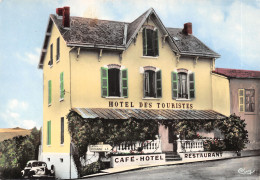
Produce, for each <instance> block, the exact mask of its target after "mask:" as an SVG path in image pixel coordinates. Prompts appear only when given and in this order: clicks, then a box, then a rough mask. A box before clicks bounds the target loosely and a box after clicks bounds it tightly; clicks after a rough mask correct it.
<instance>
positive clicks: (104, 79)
mask: <svg viewBox="0 0 260 180" xmlns="http://www.w3.org/2000/svg"><path fill="white" fill-rule="evenodd" d="M101 96H102V97H107V96H108V69H107V68H104V67H101Z"/></svg>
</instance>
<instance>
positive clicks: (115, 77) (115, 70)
mask: <svg viewBox="0 0 260 180" xmlns="http://www.w3.org/2000/svg"><path fill="white" fill-rule="evenodd" d="M101 95H102V97H108V96H110V97H128V72H127V69H122V70H120V66H119V65H108V68H104V67H102V68H101Z"/></svg>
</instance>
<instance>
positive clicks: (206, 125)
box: [160, 114, 249, 151]
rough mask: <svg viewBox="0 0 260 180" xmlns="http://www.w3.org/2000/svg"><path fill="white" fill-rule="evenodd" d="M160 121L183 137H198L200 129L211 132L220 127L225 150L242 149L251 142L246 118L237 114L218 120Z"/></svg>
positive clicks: (222, 145)
mask: <svg viewBox="0 0 260 180" xmlns="http://www.w3.org/2000/svg"><path fill="white" fill-rule="evenodd" d="M160 123H161V124H163V125H165V127H169V126H172V129H173V131H174V134H180V138H181V139H197V138H198V137H197V132H198V131H199V130H201V129H204V130H206V131H208V132H210V131H212V130H214V129H216V128H218V129H219V130H220V131H221V133H222V134H223V135H224V140H223V141H224V143H225V144H221V147H222V149H224V148H223V147H225V150H234V151H241V150H242V149H244V148H245V147H246V144H247V143H249V141H248V131H247V130H246V123H245V120H242V119H240V117H239V116H236V115H235V114H232V115H230V116H229V117H226V118H225V119H218V120H176V121H167V120H164V121H163V120H161V121H160Z"/></svg>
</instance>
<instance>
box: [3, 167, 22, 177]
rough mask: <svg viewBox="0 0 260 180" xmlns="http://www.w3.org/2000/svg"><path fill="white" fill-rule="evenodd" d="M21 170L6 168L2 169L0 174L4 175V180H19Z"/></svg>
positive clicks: (18, 168)
mask: <svg viewBox="0 0 260 180" xmlns="http://www.w3.org/2000/svg"><path fill="white" fill-rule="evenodd" d="M21 170H22V169H21V168H20V167H13V168H11V167H6V168H1V171H2V172H0V173H1V174H2V178H4V179H18V178H21Z"/></svg>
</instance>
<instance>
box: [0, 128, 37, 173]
mask: <svg viewBox="0 0 260 180" xmlns="http://www.w3.org/2000/svg"><path fill="white" fill-rule="evenodd" d="M40 134H41V133H40V131H39V130H37V129H36V128H33V129H32V131H31V134H30V135H28V136H18V137H14V138H12V139H8V140H5V141H3V142H0V152H2V155H1V156H0V167H1V169H0V170H3V171H4V172H2V176H3V177H4V178H7V177H5V176H4V175H5V174H6V175H8V177H9V176H11V178H16V175H17V174H16V170H17V169H23V168H24V167H25V165H26V163H27V161H29V160H33V159H38V149H39V145H40ZM12 168H13V171H12V170H11V169H12ZM17 171H18V170H17ZM7 172H13V173H12V174H13V176H12V174H9V173H7ZM20 173H21V170H20V171H19V175H20Z"/></svg>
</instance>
